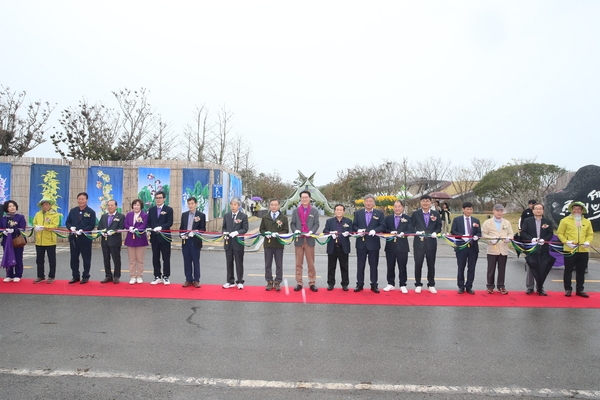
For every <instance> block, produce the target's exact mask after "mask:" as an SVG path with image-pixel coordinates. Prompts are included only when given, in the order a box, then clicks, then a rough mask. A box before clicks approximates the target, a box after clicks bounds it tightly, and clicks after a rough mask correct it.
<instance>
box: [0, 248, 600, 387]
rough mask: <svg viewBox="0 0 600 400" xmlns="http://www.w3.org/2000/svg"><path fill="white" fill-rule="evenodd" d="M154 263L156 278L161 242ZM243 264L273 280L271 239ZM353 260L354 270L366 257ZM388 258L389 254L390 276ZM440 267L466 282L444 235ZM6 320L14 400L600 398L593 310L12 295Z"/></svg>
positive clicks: (592, 285) (220, 272)
mask: <svg viewBox="0 0 600 400" xmlns="http://www.w3.org/2000/svg"><path fill="white" fill-rule="evenodd" d="M27 253H28V254H29V249H28V250H27ZM318 253H319V254H318V255H317V272H318V275H319V278H318V279H317V284H318V285H319V286H320V287H324V286H325V280H326V279H325V277H324V275H325V265H326V258H325V256H324V255H323V251H322V248H321V249H320V250H319V252H318ZM123 257H124V259H125V260H126V258H127V257H126V252H125V251H124V252H123ZM146 260H147V267H146V271H147V274H146V275H147V277H148V279H146V280H147V281H149V280H150V278H151V276H152V272H151V268H149V266H150V251H148V252H147V257H146ZM172 260H173V272H172V281H173V282H174V283H173V284H176V283H181V282H183V268H182V259H181V253H180V252H179V251H178V249H176V248H174V250H173V257H172ZM25 261H26V262H25V264H26V265H29V266H33V259H32V258H26V260H25ZM201 264H202V283H215V284H216V283H224V282H225V270H224V254H223V252H222V251H220V250H219V249H217V248H215V249H214V250H208V249H206V250H203V252H202V258H201ZM101 265H102V263H101V255H100V252H99V249H98V250H95V251H94V255H93V272H92V279H93V280H100V279H102V277H103V272H102V271H101ZM245 265H246V275H247V281H246V285H263V284H264V277H263V254H262V252H261V250H258V251H256V252H247V253H246V257H245ZM350 265H351V277H352V276H353V275H354V274H355V272H356V269H355V265H356V262H355V259H351V261H350ZM384 265H385V262H384V259H383V258H382V259H381V261H380V268H379V272H380V286H384V285H383V284H384V283H385V282H384V281H385V279H384V278H385V277H384V270H385V267H384ZM412 265H413V264H412V261H409V275H411V274H412V271H413V268H412ZM437 265H438V268H437V271H438V272H437V278H438V279H437V280H438V284H437V287H438V289H454V288H456V282H455V277H456V263H455V259H454V257H453V253H452V251H451V250H450V249H449V247H448V246H445V245H442V246H440V253H439V257H438V264H437ZM478 268H479V270H478V273H477V275H476V280H475V287H474V289H475V290H476V291H478V290H484V289H485V274H484V271H485V258H484V256H483V254H482V257H480V260H479V266H478ZM293 270H294V269H293V250H292V249H286V255H285V259H284V273H285V274H286V275H287V276H288V279H289V280H290V282H291V283H290V284H293V278H292V276H293ZM124 275H125V276H126V273H125V274H124ZM25 277H28V278H33V277H35V269H34V268H27V269H26V271H25ZM69 277H70V270H69V267H68V251H67V252H60V253H59V273H58V276H57V278H58V279H68V278H69ZM561 278H562V270H555V271H554V270H553V271H552V272H551V275H550V277H549V280H550V281H548V282H547V285H546V288H547V290H561V289H562V283H561V282H560V280H561ZM599 278H600V268H599V264H598V263H597V262H596V261H592V262H591V263H590V272H589V274H588V276H587V279H588V280H589V281H590V282H589V283H588V284H587V285H586V290H587V291H588V292H599V291H600V290H598V289H599V288H600V284H599V282H594V281H599ZM524 279H525V273H524V270H523V261H522V260H519V259H517V258H516V257H514V256H512V257H511V258H510V259H509V264H508V268H507V289H508V290H509V291H510V290H524ZM556 280H558V282H557V281H556ZM0 284H3V283H0ZM22 284H25V283H22ZM122 284H127V283H126V282H124V283H122ZM409 286H412V285H411V283H410V282H409ZM199 290H202V289H199ZM409 295H414V293H412V292H411V293H409ZM592 295H600V294H599V293H592ZM0 321H1V326H0V346H1V352H0V354H1V356H0V385H1V388H2V390H1V392H2V398H6V399H36V398H44V399H54V398H56V399H59V398H60V399H75V398H91V399H133V398H136V399H137V398H162V399H191V398H234V399H235V398H244V399H254V398H256V399H259V398H260V399H262V398H275V397H278V398H281V397H284V398H300V397H302V398H319V399H329V398H332V399H333V398H335V399H339V398H372V397H377V398H384V399H385V398H398V397H401V398H410V399H425V398H427V399H431V398H440V399H442V398H444V399H479V398H485V397H509V398H517V397H518V398H539V397H554V398H567V397H574V398H600V384H599V383H598V376H600V339H599V338H598V332H599V331H600V311H599V310H595V309H543V308H542V309H540V308H535V309H527V308H471V307H391V306H356V305H327V304H293V303H240V302H216V301H187V300H186V301H183V300H165V299H131V298H95V297H71V296H64V297H63V296H33V295H31V296H26V295H6V294H0Z"/></svg>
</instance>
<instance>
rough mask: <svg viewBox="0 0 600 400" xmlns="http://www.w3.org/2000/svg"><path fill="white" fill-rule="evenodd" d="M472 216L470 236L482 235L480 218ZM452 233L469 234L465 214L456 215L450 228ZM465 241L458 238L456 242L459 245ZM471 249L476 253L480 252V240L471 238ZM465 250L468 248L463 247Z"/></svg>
mask: <svg viewBox="0 0 600 400" xmlns="http://www.w3.org/2000/svg"><path fill="white" fill-rule="evenodd" d="M470 218H471V235H470V236H477V237H481V222H479V220H478V219H477V218H475V217H473V216H471V217H470ZM450 234H451V235H456V236H469V234H468V233H467V232H465V216H464V215H460V216H458V217H455V218H454V219H453V220H452V227H451V228H450ZM464 243H465V241H464V240H462V239H458V240H457V241H456V244H457V245H458V246H460V245H463V244H464ZM470 249H472V250H474V251H475V253H479V241H477V240H471V242H470ZM455 250H456V249H455ZM463 250H466V249H463Z"/></svg>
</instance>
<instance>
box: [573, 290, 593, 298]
mask: <svg viewBox="0 0 600 400" xmlns="http://www.w3.org/2000/svg"><path fill="white" fill-rule="evenodd" d="M575 296H579V297H585V298H586V299H587V298H588V297H590V295H589V294H587V293H586V292H575Z"/></svg>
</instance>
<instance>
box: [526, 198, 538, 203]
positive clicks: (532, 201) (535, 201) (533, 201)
mask: <svg viewBox="0 0 600 400" xmlns="http://www.w3.org/2000/svg"><path fill="white" fill-rule="evenodd" d="M536 203H537V200H535V199H531V200H529V201H528V202H527V204H536Z"/></svg>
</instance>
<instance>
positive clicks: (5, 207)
mask: <svg viewBox="0 0 600 400" xmlns="http://www.w3.org/2000/svg"><path fill="white" fill-rule="evenodd" d="M9 204H14V206H15V208H16V209H17V210H18V209H19V205H18V204H17V202H16V201H14V200H6V201H5V202H4V205H3V207H4V211H5V212H8V205H9Z"/></svg>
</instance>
